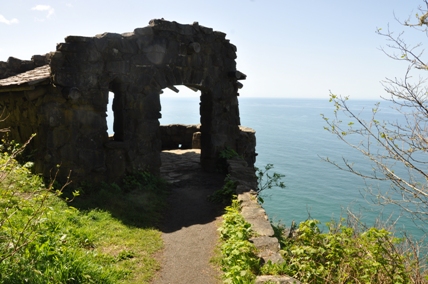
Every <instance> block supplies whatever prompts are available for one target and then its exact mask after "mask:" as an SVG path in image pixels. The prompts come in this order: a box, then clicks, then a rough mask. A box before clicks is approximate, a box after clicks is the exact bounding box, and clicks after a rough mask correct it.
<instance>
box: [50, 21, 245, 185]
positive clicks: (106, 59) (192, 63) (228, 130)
mask: <svg viewBox="0 0 428 284" xmlns="http://www.w3.org/2000/svg"><path fill="white" fill-rule="evenodd" d="M225 36H226V35H225V34H224V33H221V32H217V31H213V30H212V29H211V28H206V27H203V26H200V25H199V24H198V23H196V22H195V23H193V24H192V25H181V24H178V23H176V22H169V21H165V20H152V21H150V23H149V26H147V27H144V28H137V29H135V30H134V32H131V33H124V34H113V33H104V34H101V35H97V36H95V37H80V36H68V37H67V38H66V39H65V43H61V44H59V45H58V46H57V51H56V52H55V53H54V54H53V55H52V59H51V63H50V65H51V74H52V81H53V83H54V85H55V86H56V87H57V89H59V90H61V93H62V94H63V96H65V97H66V98H67V104H68V105H70V106H72V109H73V110H74V111H73V112H72V114H71V117H70V119H71V121H75V120H79V119H81V118H82V117H86V118H87V119H86V120H85V123H94V124H96V123H99V121H100V120H102V119H103V120H104V126H102V127H99V129H94V128H92V129H86V127H82V128H81V129H76V130H75V135H76V136H77V137H75V139H76V141H78V140H79V139H80V138H82V139H83V138H85V139H87V138H88V137H91V143H90V144H91V150H92V152H96V153H97V157H98V160H99V162H98V164H100V163H101V164H102V163H104V166H103V167H100V166H98V167H97V168H96V169H95V168H94V166H93V165H92V164H91V162H89V161H85V159H83V160H82V161H77V160H76V161H73V163H72V164H77V163H80V164H83V167H84V168H85V169H84V170H83V171H82V174H83V175H85V174H86V175H88V174H94V173H95V175H96V176H99V179H101V180H103V179H105V177H106V176H107V177H109V179H113V180H115V179H117V178H118V177H120V176H121V175H123V173H124V172H127V171H132V170H136V169H145V170H150V171H152V172H155V173H156V172H158V171H159V167H160V143H161V142H160V137H159V120H158V119H159V117H160V111H161V105H160V97H159V95H160V93H161V90H162V89H164V88H168V87H173V86H174V85H185V86H188V87H190V88H195V89H198V90H200V92H201V96H200V98H201V100H200V115H201V124H202V126H201V133H202V134H201V152H202V153H201V165H202V167H203V168H204V169H205V170H207V171H213V170H215V167H216V162H217V160H218V155H219V152H220V151H221V150H222V149H224V148H225V147H228V148H231V149H237V141H238V138H239V133H240V132H239V125H240V118H239V110H238V99H237V97H238V89H239V88H241V87H242V84H241V83H240V82H238V80H242V79H245V77H246V76H245V75H244V74H243V73H241V72H239V71H237V69H236V61H235V59H236V47H235V46H234V45H233V44H231V43H230V42H229V40H227V39H226V38H225ZM109 91H111V92H113V93H114V94H115V118H114V120H115V124H116V125H115V131H114V132H115V137H114V140H113V141H111V140H109V139H108V135H107V126H106V118H105V116H106V109H107V102H108V92H109ZM116 96H117V98H116ZM85 147H86V146H85V145H76V147H75V149H76V151H77V152H78V153H79V152H84V150H85ZM63 158H64V157H62V156H58V157H57V160H62V159H63ZM67 158H69V159H72V160H73V159H74V158H73V157H71V155H68V157H67ZM103 176H104V178H103Z"/></svg>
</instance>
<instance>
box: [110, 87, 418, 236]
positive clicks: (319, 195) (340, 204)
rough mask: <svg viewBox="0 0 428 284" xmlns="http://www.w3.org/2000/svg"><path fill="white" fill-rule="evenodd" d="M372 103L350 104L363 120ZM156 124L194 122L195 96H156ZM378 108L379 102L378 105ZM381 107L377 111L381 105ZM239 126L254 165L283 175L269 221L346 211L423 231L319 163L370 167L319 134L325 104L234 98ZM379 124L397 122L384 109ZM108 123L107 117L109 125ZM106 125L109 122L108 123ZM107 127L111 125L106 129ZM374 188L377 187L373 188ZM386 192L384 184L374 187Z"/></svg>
mask: <svg viewBox="0 0 428 284" xmlns="http://www.w3.org/2000/svg"><path fill="white" fill-rule="evenodd" d="M374 103H375V101H359V100H355V101H352V100H351V101H350V104H351V106H352V109H354V110H357V111H358V112H360V113H361V115H363V116H366V117H368V115H370V113H371V109H372V107H373V106H374ZM161 104H162V118H161V119H160V123H161V124H170V123H182V124H197V123H199V121H200V120H199V119H200V116H199V95H197V94H195V97H164V96H162V95H161ZM382 104H383V103H382ZM382 104H381V106H382ZM239 105H240V106H239V107H240V116H241V124H242V125H243V126H247V127H250V128H253V129H254V130H255V131H256V137H257V146H256V152H257V153H258V156H257V162H256V166H257V167H258V168H264V166H265V165H266V164H268V163H269V164H273V165H274V168H273V169H272V170H271V172H272V173H273V172H277V173H280V174H284V175H285V177H284V178H283V181H284V183H285V184H286V188H285V189H278V188H274V189H271V190H266V191H264V192H263V194H262V197H263V198H264V204H263V207H264V208H265V210H266V212H267V214H268V216H269V218H270V219H271V220H272V221H273V222H280V223H282V224H284V225H286V226H290V225H291V222H292V221H295V222H297V223H298V222H300V221H304V220H306V219H308V218H315V219H318V220H320V221H321V223H323V224H325V223H326V222H329V221H331V220H332V219H335V220H338V219H339V218H341V217H346V210H348V209H350V210H352V212H354V213H356V214H357V215H358V216H361V220H362V221H363V222H364V223H366V224H367V225H373V224H374V223H375V220H376V219H378V218H381V219H383V220H388V219H389V220H390V221H391V220H394V222H395V226H396V230H397V232H399V231H401V230H404V231H406V232H407V233H410V234H412V235H413V236H415V237H420V236H422V232H421V231H420V230H419V229H418V228H417V226H416V225H415V224H413V223H412V221H411V220H409V219H406V218H404V217H401V218H399V219H398V220H396V219H397V218H398V217H399V210H398V209H397V208H395V207H383V206H382V207H381V206H374V205H373V203H372V202H370V201H368V200H367V198H370V196H365V190H364V189H365V188H366V186H367V185H366V184H365V183H364V180H362V179H361V178H360V177H357V176H355V175H353V174H351V173H348V172H345V171H342V170H339V169H337V168H336V167H335V166H333V165H332V164H330V163H328V162H326V161H324V160H323V158H329V159H330V160H333V161H336V162H341V161H342V158H343V157H345V158H346V159H348V160H349V161H351V162H353V163H355V165H356V166H357V167H359V168H361V169H364V168H369V167H370V163H369V162H368V161H367V160H365V158H364V157H362V155H361V154H360V153H359V152H357V151H355V150H353V149H352V148H350V147H349V146H347V145H346V144H345V143H344V142H342V141H340V140H339V139H338V138H337V137H336V136H334V135H333V134H331V133H329V132H328V131H327V130H325V129H324V126H326V122H325V121H324V120H323V119H322V117H321V114H324V115H325V116H326V117H329V118H333V111H334V106H333V104H332V103H330V102H329V101H328V97H326V98H325V99H287V98H242V97H240V98H239ZM379 114H380V118H382V119H392V120H396V119H398V117H397V114H396V113H394V112H392V111H390V110H389V109H388V108H385V109H383V108H382V111H381V112H380V113H379ZM111 118H112V114H111V112H110V113H109V114H108V121H109V120H110V119H111ZM109 123H110V122H109ZM110 127H111V126H110ZM374 186H378V184H374ZM379 186H380V187H381V188H382V187H384V188H385V189H386V188H387V187H389V184H387V183H383V184H380V185H379Z"/></svg>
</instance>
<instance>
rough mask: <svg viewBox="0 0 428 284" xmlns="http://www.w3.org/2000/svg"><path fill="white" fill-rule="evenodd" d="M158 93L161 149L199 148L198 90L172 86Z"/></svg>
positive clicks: (199, 94)
mask: <svg viewBox="0 0 428 284" xmlns="http://www.w3.org/2000/svg"><path fill="white" fill-rule="evenodd" d="M174 89H175V90H176V91H177V90H178V93H177V92H175V91H173V90H171V89H169V88H165V89H164V90H163V93H162V94H161V95H160V100H161V106H162V110H161V114H162V118H160V119H159V122H160V124H161V127H160V129H161V140H162V149H163V150H171V149H192V148H196V149H200V136H201V135H200V123H201V122H200V121H201V119H200V114H199V104H200V96H201V92H200V91H196V92H195V91H194V90H191V89H189V88H188V87H186V86H174Z"/></svg>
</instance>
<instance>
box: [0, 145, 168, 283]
mask: <svg viewBox="0 0 428 284" xmlns="http://www.w3.org/2000/svg"><path fill="white" fill-rule="evenodd" d="M14 158H15V157H14V155H8V154H5V153H3V154H1V156H0V194H1V195H0V283H149V281H150V279H151V278H152V277H153V275H154V273H155V272H156V270H157V269H159V263H157V261H156V260H155V258H154V254H155V253H156V252H157V251H159V250H160V249H161V248H162V245H163V244H162V240H161V233H160V232H159V231H158V230H156V229H154V228H155V226H156V224H157V222H158V221H159V220H160V217H161V209H162V207H161V206H162V205H163V203H164V200H165V196H166V185H165V183H163V182H162V181H161V180H159V179H157V178H155V177H153V176H151V175H149V174H147V173H136V174H134V175H131V176H129V177H127V178H126V179H125V180H124V182H123V185H122V186H121V187H119V186H117V185H114V184H113V185H106V184H103V185H99V186H95V185H90V186H89V185H87V186H85V187H82V188H81V189H80V190H81V191H82V194H81V196H78V197H76V198H75V200H74V201H72V202H66V201H65V200H64V198H63V197H60V196H59V195H60V193H61V192H60V191H55V190H53V189H52V188H51V187H49V186H48V189H46V186H44V184H43V182H42V180H41V179H40V178H39V177H38V176H35V175H32V174H31V173H30V171H29V167H30V166H31V164H27V165H26V166H21V165H20V164H19V163H18V162H16V160H15V159H14Z"/></svg>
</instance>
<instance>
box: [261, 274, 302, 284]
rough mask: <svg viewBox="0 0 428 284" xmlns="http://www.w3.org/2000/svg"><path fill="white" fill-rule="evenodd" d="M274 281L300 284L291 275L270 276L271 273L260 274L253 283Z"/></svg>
mask: <svg viewBox="0 0 428 284" xmlns="http://www.w3.org/2000/svg"><path fill="white" fill-rule="evenodd" d="M267 282H268V283H275V284H293V283H294V284H301V282H300V281H299V280H297V279H294V278H293V277H290V276H287V275H281V276H271V275H262V276H257V278H256V282H255V284H263V283H267Z"/></svg>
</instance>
